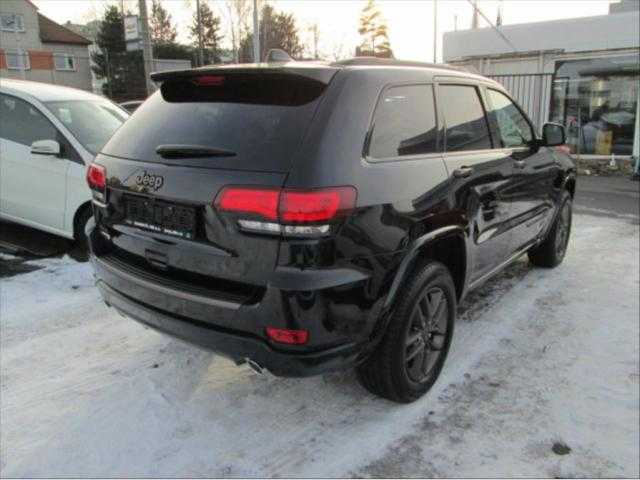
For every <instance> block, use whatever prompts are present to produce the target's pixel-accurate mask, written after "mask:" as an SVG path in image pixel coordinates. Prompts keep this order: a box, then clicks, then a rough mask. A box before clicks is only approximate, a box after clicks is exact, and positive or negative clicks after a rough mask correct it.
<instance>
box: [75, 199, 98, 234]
mask: <svg viewBox="0 0 640 480" xmlns="http://www.w3.org/2000/svg"><path fill="white" fill-rule="evenodd" d="M92 208H93V207H92V206H91V200H87V201H86V202H84V203H82V204H80V206H79V207H78V208H76V211H75V213H74V214H73V238H74V239H77V238H78V228H79V227H80V226H79V225H78V221H79V219H80V217H81V216H82V215H83V214H84V212H86V211H87V210H91V209H92Z"/></svg>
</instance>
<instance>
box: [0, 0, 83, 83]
mask: <svg viewBox="0 0 640 480" xmlns="http://www.w3.org/2000/svg"><path fill="white" fill-rule="evenodd" d="M90 44H91V41H90V40H88V39H86V38H85V37H83V36H81V35H78V34H77V33H75V32H73V31H71V30H69V29H68V28H66V27H63V26H62V25H59V24H57V23H56V22H54V21H53V20H51V19H49V18H47V17H45V16H44V15H41V14H40V13H38V8H37V7H36V6H35V5H34V4H33V3H31V2H30V1H29V0H0V78H1V77H8V78H21V79H25V80H33V81H36V82H45V83H55V84H57V85H66V86H69V87H74V88H80V89H82V90H89V91H90V90H91V69H90V61H89V49H88V46H89V45H90ZM0 81H1V80H0Z"/></svg>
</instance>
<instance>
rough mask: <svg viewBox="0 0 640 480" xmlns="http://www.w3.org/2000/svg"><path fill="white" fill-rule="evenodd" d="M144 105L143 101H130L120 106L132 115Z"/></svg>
mask: <svg viewBox="0 0 640 480" xmlns="http://www.w3.org/2000/svg"><path fill="white" fill-rule="evenodd" d="M143 103H144V100H131V101H129V102H122V103H121V104H120V106H121V107H122V108H124V109H125V110H126V111H127V112H129V113H133V112H135V111H136V110H137V109H138V107H139V106H140V105H142V104H143Z"/></svg>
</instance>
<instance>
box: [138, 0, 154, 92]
mask: <svg viewBox="0 0 640 480" xmlns="http://www.w3.org/2000/svg"><path fill="white" fill-rule="evenodd" d="M138 9H139V12H140V25H141V26H142V32H141V33H142V58H143V59H144V80H145V83H146V85H147V95H151V93H153V91H154V90H155V85H154V84H153V82H152V81H151V77H150V76H149V75H151V71H152V70H153V50H152V46H151V33H150V32H149V17H148V16H147V0H138Z"/></svg>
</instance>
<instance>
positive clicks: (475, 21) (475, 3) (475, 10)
mask: <svg viewBox="0 0 640 480" xmlns="http://www.w3.org/2000/svg"><path fill="white" fill-rule="evenodd" d="M471 7H472V8H473V17H471V28H472V29H473V30H475V29H477V28H478V27H479V26H480V22H479V19H478V0H473V3H472V4H471Z"/></svg>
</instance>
